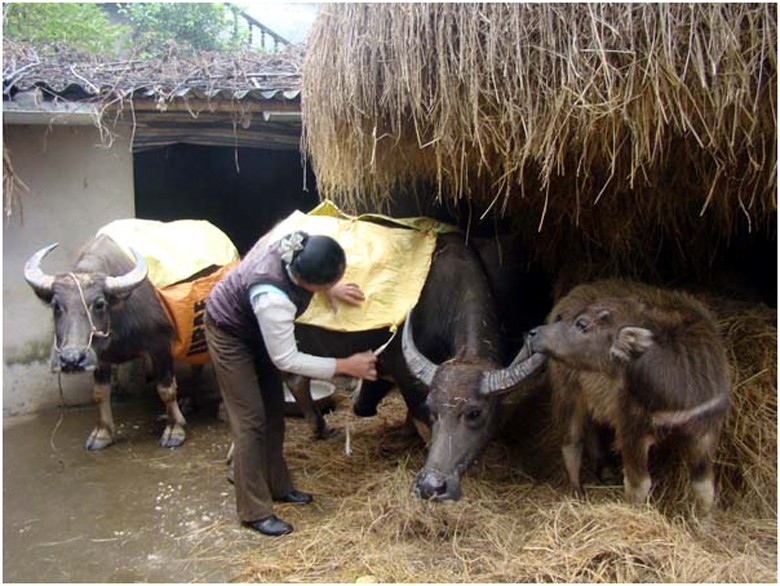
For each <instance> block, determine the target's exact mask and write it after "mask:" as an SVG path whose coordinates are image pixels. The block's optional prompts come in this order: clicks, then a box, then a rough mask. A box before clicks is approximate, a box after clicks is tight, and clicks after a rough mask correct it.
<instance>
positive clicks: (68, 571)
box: [3, 397, 261, 583]
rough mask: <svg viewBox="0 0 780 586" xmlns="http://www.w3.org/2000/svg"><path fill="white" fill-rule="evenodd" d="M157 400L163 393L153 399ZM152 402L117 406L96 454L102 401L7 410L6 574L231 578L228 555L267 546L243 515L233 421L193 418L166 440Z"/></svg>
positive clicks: (9, 578) (31, 578) (7, 577)
mask: <svg viewBox="0 0 780 586" xmlns="http://www.w3.org/2000/svg"><path fill="white" fill-rule="evenodd" d="M152 399H156V397H152ZM161 412H162V405H161V404H159V403H154V402H153V401H148V402H147V401H141V402H136V403H133V404H124V405H117V406H115V413H114V416H115V420H116V423H117V426H118V433H119V440H118V442H117V444H115V445H113V446H111V447H110V448H108V449H106V450H104V451H101V452H97V453H90V452H87V451H86V450H85V449H84V447H83V446H84V442H85V440H86V438H87V435H88V434H89V431H90V430H91V428H92V426H93V424H94V422H95V420H96V417H97V415H96V411H95V409H94V408H84V409H78V410H67V411H66V412H65V413H64V416H63V418H62V421H61V422H60V423H59V426H58V421H59V420H60V412H59V411H53V412H47V413H43V414H39V415H34V416H24V417H13V418H4V420H3V580H4V581H5V582H97V583H100V582H203V581H208V582H226V581H229V580H230V579H231V577H232V575H233V570H234V569H233V568H231V567H230V565H226V564H225V563H224V560H225V556H226V552H225V551H223V549H224V548H225V546H226V544H229V546H230V551H229V552H227V554H228V555H232V554H234V553H236V552H240V551H244V550H250V549H252V548H256V547H258V545H261V538H260V537H256V536H255V535H253V534H252V533H251V532H250V531H247V530H244V529H242V528H241V527H240V526H239V525H238V523H237V522H236V516H235V508H234V500H233V490H232V487H231V486H230V485H229V484H228V483H227V481H226V480H225V464H224V456H225V453H226V451H227V449H228V444H229V440H228V431H227V426H226V424H225V423H222V422H220V421H218V420H217V419H216V417H214V416H213V413H206V412H203V413H201V412H196V413H193V414H191V415H190V416H189V417H188V420H189V421H188V423H189V426H188V433H189V435H188V439H187V442H186V443H185V444H184V446H182V447H181V448H180V449H178V450H168V449H164V448H160V447H159V446H158V445H157V442H156V438H157V437H158V436H159V434H160V432H161V430H162V422H161V421H157V420H156V419H157V416H158V414H159V413H161Z"/></svg>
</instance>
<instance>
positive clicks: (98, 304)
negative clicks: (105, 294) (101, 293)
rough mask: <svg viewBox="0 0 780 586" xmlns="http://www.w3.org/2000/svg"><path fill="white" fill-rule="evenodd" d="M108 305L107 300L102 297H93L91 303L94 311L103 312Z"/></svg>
mask: <svg viewBox="0 0 780 586" xmlns="http://www.w3.org/2000/svg"><path fill="white" fill-rule="evenodd" d="M107 307H108V302H107V301H106V300H105V299H103V298H102V297H101V298H99V299H95V301H94V302H93V303H92V309H94V310H95V311H99V312H103V311H105V310H106V308H107Z"/></svg>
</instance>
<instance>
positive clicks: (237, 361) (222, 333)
mask: <svg viewBox="0 0 780 586" xmlns="http://www.w3.org/2000/svg"><path fill="white" fill-rule="evenodd" d="M204 325H205V330H206V341H207V343H208V346H209V354H210V355H211V361H212V364H213V365H214V373H215V375H216V377H217V383H218V384H219V388H220V392H221V393H222V399H223V401H224V403H225V410H226V412H227V416H228V423H229V425H230V432H231V434H232V436H233V441H234V442H235V451H234V480H235V490H236V509H237V510H238V517H239V519H240V520H241V521H243V522H245V523H247V522H252V521H257V520H259V519H262V518H264V517H267V516H268V515H271V514H272V513H273V499H274V498H279V497H283V496H284V495H286V494H288V493H289V492H290V491H291V490H292V489H293V483H292V479H291V477H290V472H289V470H288V469H287V463H286V462H285V460H284V453H283V447H284V390H283V387H282V377H281V373H280V372H279V370H278V369H277V368H276V367H275V366H274V365H273V363H272V362H271V360H270V359H269V358H268V353H267V352H266V350H265V347H264V346H263V345H262V343H260V344H258V345H251V344H247V342H245V341H243V340H242V339H240V338H238V337H236V336H234V335H232V334H231V333H230V332H228V331H226V330H223V329H221V328H220V327H219V326H218V325H217V324H216V322H214V320H213V319H211V317H209V315H208V313H206V316H205V320H204ZM258 333H259V332H258Z"/></svg>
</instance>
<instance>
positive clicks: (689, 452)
mask: <svg viewBox="0 0 780 586" xmlns="http://www.w3.org/2000/svg"><path fill="white" fill-rule="evenodd" d="M528 345H529V346H530V348H531V349H532V350H533V351H536V352H542V353H545V354H548V355H549V356H550V358H551V360H550V364H549V369H548V370H549V374H550V381H551V384H552V388H553V406H554V414H555V417H556V419H557V420H558V421H559V423H560V425H561V428H562V429H563V433H564V443H563V447H562V453H563V459H564V464H565V467H566V471H567V474H568V477H569V480H570V483H571V486H572V488H573V489H574V491H575V492H576V493H577V494H582V486H581V484H580V467H581V462H582V452H583V446H584V445H588V446H596V445H597V444H596V443H594V442H592V441H589V438H588V437H587V436H588V432H589V430H592V429H593V425H594V424H603V425H606V426H608V427H610V428H612V429H613V430H614V431H615V436H616V443H617V446H618V448H619V449H620V452H621V454H622V456H623V467H624V485H625V493H626V497H627V499H628V500H629V501H632V502H643V501H645V500H646V498H647V496H648V494H649V492H650V487H651V479H650V474H649V472H648V451H649V449H650V447H651V446H652V445H653V444H655V443H659V442H668V441H675V442H678V443H679V444H680V445H681V446H682V447H683V449H684V450H685V454H686V457H687V460H688V462H689V465H690V473H691V478H692V481H693V488H694V493H695V495H696V497H697V501H698V504H699V506H700V508H701V509H703V510H707V509H709V508H710V507H711V505H712V503H713V501H714V494H715V487H714V478H713V469H712V458H713V455H714V453H715V450H716V448H717V445H718V438H719V436H720V432H721V428H722V425H723V421H724V418H725V414H726V410H727V408H728V406H729V394H730V383H729V371H728V361H727V358H726V351H725V349H724V346H723V342H722V340H721V336H720V333H719V332H718V327H717V325H716V323H715V320H714V319H713V317H712V315H711V314H710V312H709V311H708V310H707V309H706V308H705V306H704V305H703V304H702V303H701V302H699V301H698V300H697V299H695V298H694V297H692V296H690V295H687V294H685V293H682V292H677V291H669V290H665V289H658V288H655V287H650V286H647V285H643V284H639V283H633V282H628V281H620V280H605V281H596V282H593V283H589V284H585V285H580V286H578V287H575V288H574V289H573V290H572V291H571V292H570V293H569V294H567V295H566V296H565V297H563V298H562V299H561V300H560V301H559V302H558V303H557V304H556V306H555V307H554V308H553V310H552V312H551V313H550V316H549V318H548V321H547V324H546V325H544V326H540V327H539V328H536V329H535V330H532V331H531V332H530V334H529V338H528ZM591 456H592V457H594V458H595V459H596V460H597V461H596V462H594V464H596V465H597V466H598V460H599V459H600V458H601V456H602V455H601V454H600V453H599V452H598V450H593V453H592V454H591Z"/></svg>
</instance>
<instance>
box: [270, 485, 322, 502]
mask: <svg viewBox="0 0 780 586" xmlns="http://www.w3.org/2000/svg"><path fill="white" fill-rule="evenodd" d="M274 500H275V501H277V502H280V503H292V504H294V505H308V504H309V503H310V502H311V501H313V500H314V497H313V496H312V495H310V494H309V493H308V492H301V491H300V490H295V489H294V488H293V489H292V490H291V491H290V492H288V493H287V494H286V495H284V496H280V497H279V498H276V499H274Z"/></svg>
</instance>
